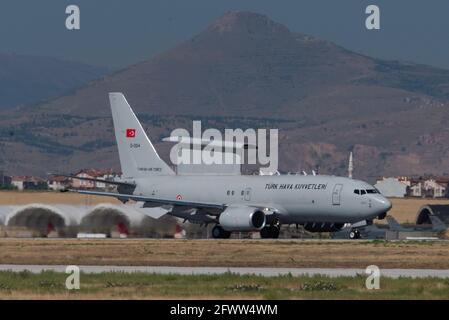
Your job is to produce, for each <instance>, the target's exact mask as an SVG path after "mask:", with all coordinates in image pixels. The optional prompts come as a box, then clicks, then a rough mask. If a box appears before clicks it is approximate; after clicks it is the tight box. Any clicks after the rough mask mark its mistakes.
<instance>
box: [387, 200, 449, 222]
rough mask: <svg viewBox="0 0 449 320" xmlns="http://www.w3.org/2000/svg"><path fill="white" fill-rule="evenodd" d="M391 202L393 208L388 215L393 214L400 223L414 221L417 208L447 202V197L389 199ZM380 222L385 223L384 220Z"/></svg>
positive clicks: (448, 203)
mask: <svg viewBox="0 0 449 320" xmlns="http://www.w3.org/2000/svg"><path fill="white" fill-rule="evenodd" d="M390 200H391V202H392V203H393V208H392V209H391V210H390V211H389V213H388V214H389V215H391V216H393V217H394V218H395V219H396V220H398V222H400V223H415V222H416V215H417V213H418V210H419V209H420V208H421V207H422V206H424V205H427V204H447V205H449V199H420V198H418V199H414V198H407V199H399V198H394V199H390ZM382 223H386V221H385V220H383V221H382Z"/></svg>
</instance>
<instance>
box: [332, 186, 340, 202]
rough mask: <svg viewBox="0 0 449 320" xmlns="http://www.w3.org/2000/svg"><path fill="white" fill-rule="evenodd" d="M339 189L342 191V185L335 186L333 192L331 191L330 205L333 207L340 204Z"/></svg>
mask: <svg viewBox="0 0 449 320" xmlns="http://www.w3.org/2000/svg"><path fill="white" fill-rule="evenodd" d="M341 189H343V185H342V184H336V185H335V187H334V191H332V204H333V205H334V206H339V205H340V202H341Z"/></svg>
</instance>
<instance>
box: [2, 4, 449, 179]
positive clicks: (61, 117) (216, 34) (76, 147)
mask: <svg viewBox="0 0 449 320" xmlns="http://www.w3.org/2000/svg"><path fill="white" fill-rule="evenodd" d="M110 91H122V92H124V93H125V94H126V96H127V97H128V100H129V101H130V103H131V105H132V106H133V107H134V108H135V110H136V111H137V112H138V113H139V116H140V118H141V119H142V120H143V121H144V123H145V125H146V127H147V128H148V129H149V132H150V136H151V138H152V139H153V140H154V141H160V138H161V137H163V136H166V135H169V133H170V131H171V130H172V129H175V128H178V127H184V128H187V129H190V128H191V125H192V120H203V128H207V127H208V126H213V127H217V128H224V127H227V128H243V129H245V128H248V127H253V128H258V127H266V128H279V129H280V153H281V154H280V164H281V169H282V170H285V171H297V170H309V171H310V170H311V169H314V168H317V167H319V170H320V172H322V173H333V174H345V172H346V165H347V157H348V152H349V151H350V150H353V151H354V156H355V166H356V169H355V175H356V176H357V177H360V178H365V179H366V178H367V179H369V180H372V179H373V177H375V176H378V175H382V174H387V175H389V174H395V175H396V174H423V173H434V174H443V173H445V172H449V146H448V144H447V141H448V139H449V130H448V128H447V123H448V120H449V71H448V70H442V69H437V68H432V67H427V66H423V65H417V64H413V63H403V62H398V61H384V60H379V59H375V58H371V57H367V56H363V55H360V54H357V53H354V52H351V51H348V50H346V49H344V48H342V47H340V46H338V45H335V44H333V43H331V42H328V41H323V40H320V39H316V38H314V37H311V36H307V35H303V34H298V33H294V32H291V31H290V30H288V29H287V28H286V27H285V26H283V25H281V24H278V23H276V22H274V21H272V20H270V19H269V18H268V17H266V16H264V15H259V14H255V13H250V12H228V13H226V14H225V15H224V16H223V17H222V18H220V19H219V20H217V21H215V22H214V23H212V24H211V25H210V26H208V27H207V28H206V29H205V30H204V31H203V32H201V33H200V34H198V35H197V36H195V37H193V38H192V39H189V40H187V41H185V42H183V43H181V44H179V45H178V46H176V47H175V48H172V49H171V50H168V51H166V52H164V53H162V54H160V55H157V56H155V57H152V58H150V59H148V60H146V61H143V62H140V63H138V64H135V65H133V66H130V67H128V68H126V69H124V70H121V71H119V72H117V73H114V74H111V75H108V76H106V77H104V78H103V79H101V80H98V81H94V82H92V83H90V84H89V85H87V86H85V87H83V88H80V89H78V90H76V91H75V92H73V93H72V94H69V95H65V96H62V97H60V98H57V99H55V100H52V101H50V102H48V103H43V104H41V105H40V106H38V107H34V108H28V109H25V110H22V112H21V113H17V112H14V111H10V112H4V113H3V116H2V118H1V120H0V125H1V127H0V128H1V130H0V147H1V150H2V151H0V164H2V165H3V167H5V168H6V169H7V170H9V171H11V172H22V171H27V172H33V173H45V172H48V171H49V170H50V169H52V170H61V171H73V170H76V169H77V168H81V167H86V166H95V167H118V157H117V155H116V148H115V142H114V140H113V131H112V121H111V118H110V111H109V105H108V100H107V93H108V92H110ZM156 147H157V148H159V149H160V150H161V152H162V155H163V156H164V157H166V156H167V154H168V148H169V145H165V144H159V145H157V146H156Z"/></svg>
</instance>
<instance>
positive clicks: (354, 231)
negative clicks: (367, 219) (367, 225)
mask: <svg viewBox="0 0 449 320" xmlns="http://www.w3.org/2000/svg"><path fill="white" fill-rule="evenodd" d="M360 238H361V234H360V231H359V230H358V229H352V230H351V232H349V239H360Z"/></svg>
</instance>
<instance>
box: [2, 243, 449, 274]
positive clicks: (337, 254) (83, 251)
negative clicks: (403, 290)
mask: <svg viewBox="0 0 449 320" xmlns="http://www.w3.org/2000/svg"><path fill="white" fill-rule="evenodd" d="M0 264H56V265H69V264H75V265H135V266H139V265H143V266H145V265H149V266H229V267H313V268H320V267H321V268H339V267H341V268H365V267H366V266H368V265H372V264H375V265H377V266H379V267H380V268H424V269H449V242H446V241H435V242H417V241H416V242H413V241H408V242H387V241H329V240H327V241H326V240H279V241H276V240H174V239H170V240H150V239H148V240H146V239H145V240H139V239H135V240H112V239H110V240H77V239H73V240H51V239H36V240H33V239H25V240H24V239H0Z"/></svg>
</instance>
